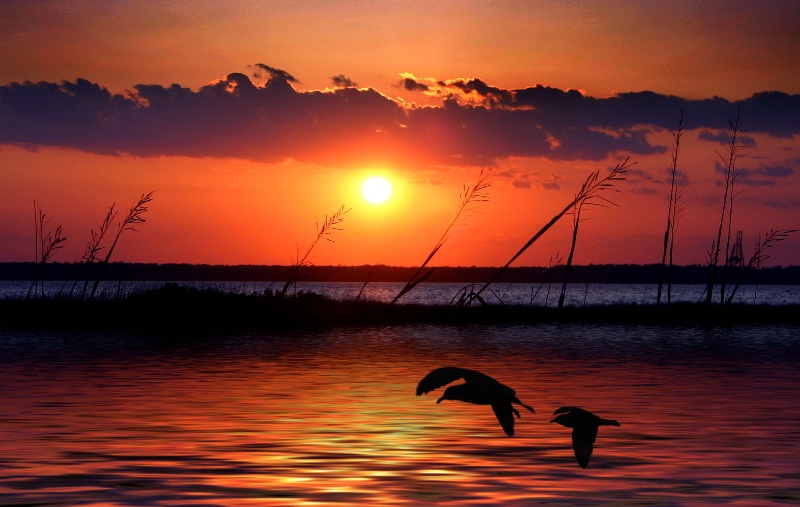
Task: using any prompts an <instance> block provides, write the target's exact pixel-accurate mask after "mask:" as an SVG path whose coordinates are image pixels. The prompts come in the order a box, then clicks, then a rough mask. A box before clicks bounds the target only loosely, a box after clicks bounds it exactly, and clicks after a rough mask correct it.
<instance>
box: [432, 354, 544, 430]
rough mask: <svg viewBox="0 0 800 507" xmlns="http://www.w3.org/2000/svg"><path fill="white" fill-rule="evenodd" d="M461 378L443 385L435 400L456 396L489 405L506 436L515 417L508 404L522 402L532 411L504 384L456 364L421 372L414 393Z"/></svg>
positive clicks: (514, 411) (450, 398) (517, 414)
mask: <svg viewBox="0 0 800 507" xmlns="http://www.w3.org/2000/svg"><path fill="white" fill-rule="evenodd" d="M461 378H463V379H464V383H463V384H455V385H452V386H450V387H448V388H447V389H445V390H444V394H442V397H441V398H439V399H438V400H436V403H441V402H442V400H458V401H465V402H467V403H475V404H477V405H491V406H492V410H494V415H496V416H497V420H498V421H500V426H502V427H503V431H505V432H506V435H508V436H509V437H513V436H514V416H515V415H516V416H517V417H519V411H517V409H516V408H514V407H513V406H512V405H511V404H512V403H516V404H517V405H522V406H523V407H525V408H527V409H528V410H530V411H531V413H534V414H535V413H536V412H535V411H534V410H533V407H529V406H528V405H526V404H524V403H522V402H521V401H519V398H517V394H516V391H514V390H513V389H511V388H510V387H508V386H507V385H504V384H501V383H500V382H498V381H496V380H495V379H493V378H492V377H490V376H488V375H486V374H483V373H481V372H479V371H475V370H468V369H466V368H458V367H456V366H445V367H443V368H436V369H435V370H433V371H431V372H430V373H428V374H427V375H425V378H423V379H422V380H420V381H419V384H418V385H417V396H419V395H421V394H428V393H429V392H431V391H433V390H434V389H438V388H440V387H442V386H444V385H446V384H449V383H450V382H453V381H456V380H458V379H461Z"/></svg>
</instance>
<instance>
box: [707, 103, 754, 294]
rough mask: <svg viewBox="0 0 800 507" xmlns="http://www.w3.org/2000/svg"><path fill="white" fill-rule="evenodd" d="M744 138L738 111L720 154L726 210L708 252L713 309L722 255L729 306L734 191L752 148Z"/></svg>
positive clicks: (721, 283) (729, 121)
mask: <svg viewBox="0 0 800 507" xmlns="http://www.w3.org/2000/svg"><path fill="white" fill-rule="evenodd" d="M743 135H744V128H743V126H742V122H741V115H740V113H739V110H738V109H737V110H736V111H735V112H734V114H733V115H732V116H731V117H730V118H728V142H727V143H726V144H725V145H724V147H725V151H724V152H717V155H718V156H719V158H720V159H721V161H722V163H723V173H724V185H723V188H724V190H723V196H722V210H721V212H720V218H719V228H718V229H717V238H716V240H714V241H712V242H711V249H710V250H709V251H708V252H707V256H708V267H709V269H708V282H707V284H706V291H705V297H706V304H707V305H710V304H711V300H712V298H713V295H714V294H713V293H714V285H715V284H716V278H717V267H718V265H719V262H720V253H722V254H723V255H724V256H725V259H724V261H723V264H724V269H723V273H722V279H721V282H720V303H724V302H725V283H726V279H727V272H728V253H729V250H730V239H731V221H732V219H733V200H734V197H735V193H734V191H733V188H734V183H735V181H736V177H737V172H736V162H737V161H738V159H739V158H741V157H742V156H743V155H744V152H745V150H747V149H748V148H749V146H748V145H746V144H744V143H742V136H743ZM726 227H727V240H726V246H725V251H724V252H722V239H723V238H722V232H723V231H724V230H725V229H726Z"/></svg>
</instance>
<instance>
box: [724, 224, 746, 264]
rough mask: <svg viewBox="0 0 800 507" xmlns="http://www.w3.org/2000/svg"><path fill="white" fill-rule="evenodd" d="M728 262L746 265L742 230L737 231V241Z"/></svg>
mask: <svg viewBox="0 0 800 507" xmlns="http://www.w3.org/2000/svg"><path fill="white" fill-rule="evenodd" d="M728 264H731V265H733V266H742V265H744V253H743V252H742V231H736V243H734V245H733V250H731V256H730V257H728Z"/></svg>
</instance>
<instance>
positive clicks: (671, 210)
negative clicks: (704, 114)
mask: <svg viewBox="0 0 800 507" xmlns="http://www.w3.org/2000/svg"><path fill="white" fill-rule="evenodd" d="M685 119H686V106H682V107H681V112H680V116H679V117H678V128H677V129H676V130H675V132H673V133H672V164H671V165H670V186H669V194H668V195H667V202H668V203H669V204H668V207H667V227H666V229H665V230H664V249H663V252H662V254H661V271H660V272H659V275H658V294H657V297H656V304H661V294H662V290H663V286H664V278H665V276H666V279H667V303H669V302H670V300H671V295H672V280H671V273H672V259H673V254H674V250H675V248H674V247H675V231H676V229H677V223H678V219H679V218H680V216H681V214H682V213H683V209H684V202H683V197H684V195H685V190H684V189H682V188H679V187H678V186H677V184H676V180H675V176H676V175H677V173H678V153H679V152H680V146H681V137H683V122H684V121H685ZM667 255H669V261H668V260H667Z"/></svg>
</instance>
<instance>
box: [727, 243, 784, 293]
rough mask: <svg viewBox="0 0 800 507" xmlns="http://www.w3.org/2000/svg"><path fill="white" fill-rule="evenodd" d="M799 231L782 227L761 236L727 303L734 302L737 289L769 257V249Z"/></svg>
mask: <svg viewBox="0 0 800 507" xmlns="http://www.w3.org/2000/svg"><path fill="white" fill-rule="evenodd" d="M795 232H797V229H780V230H775V229H771V230H769V231H768V232H767V233H766V234H765V235H764V237H763V239H762V238H761V237H759V239H758V241H756V246H755V251H754V252H753V255H752V257H750V260H749V261H748V262H747V265H746V266H745V268H744V270H742V272H741V274H740V275H739V279H738V280H737V281H736V285H734V287H733V290H731V292H730V294H729V295H728V299H727V300H726V301H725V303H726V304H728V305H730V304H731V303H732V302H733V296H734V295H735V294H736V291H737V290H739V286H740V285H741V284H742V282H743V281H744V279H745V277H746V276H747V274H748V273H749V272H750V271H751V270H753V269H758V268H760V267H761V266H762V265H763V264H764V262H766V260H767V259H769V254H768V253H767V250H768V249H769V248H772V247H773V245H774V243H776V242H779V241H783V240H784V239H786V238H787V237H788V236H789V235H790V234H792V233H795ZM755 298H756V292H754V294H753V302H754V303H755Z"/></svg>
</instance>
